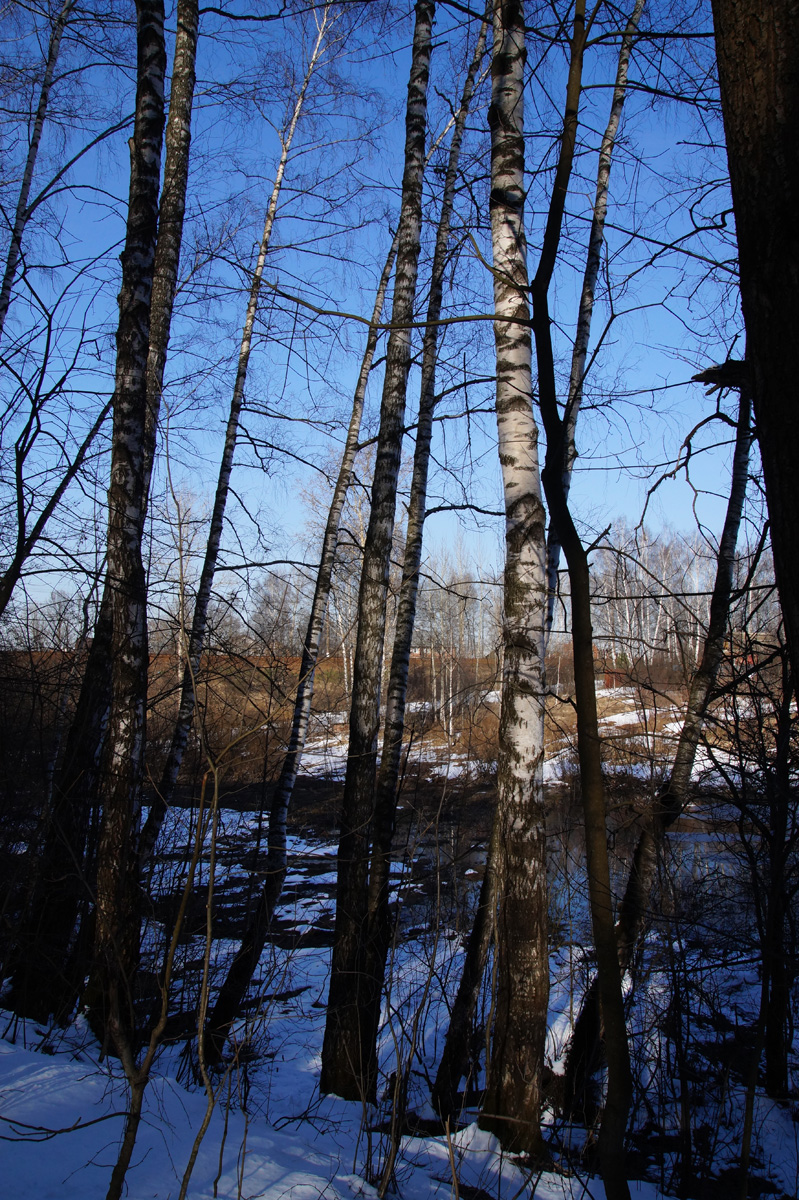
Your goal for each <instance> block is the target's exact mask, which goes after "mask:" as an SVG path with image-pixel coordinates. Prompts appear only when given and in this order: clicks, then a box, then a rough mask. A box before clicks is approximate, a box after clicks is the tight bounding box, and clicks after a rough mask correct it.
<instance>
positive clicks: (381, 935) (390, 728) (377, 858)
mask: <svg viewBox="0 0 799 1200" xmlns="http://www.w3.org/2000/svg"><path fill="white" fill-rule="evenodd" d="M487 30H488V22H487V20H484V21H483V23H482V25H481V27H480V32H479V34H478V38H477V44H476V47H475V50H474V55H473V57H472V60H471V63H470V66H469V70H468V72H467V75H466V80H465V82H464V86H463V93H462V96H461V101H460V105H459V107H458V111H457V116H456V119H455V127H454V129H453V133H452V140H451V142H450V149H449V156H448V161H447V170H446V175H445V179H444V192H443V196H442V200H441V212H440V214H439V220H438V227H437V230H436V242H435V249H434V251H433V266H432V277H431V283H430V296H429V300H428V305H427V325H426V326H425V331H424V337H423V342H422V372H421V384H420V402H419V416H418V420H417V424H416V447H415V451H414V459H413V475H412V478H411V490H410V498H409V502H408V519H407V525H406V529H405V554H404V557H403V564H402V581H401V584H400V595H399V603H398V608H397V619H396V628H395V633H394V643H393V649H392V655H391V666H390V671H389V677H388V687H387V689H386V705H385V717H384V729H383V744H382V752H381V757H380V768H379V771H378V773H377V782H376V785H375V799H374V816H373V818H372V825H373V829H372V848H371V862H370V869H369V884H368V917H367V926H368V928H367V933H366V948H365V952H364V975H365V977H366V989H367V990H366V997H365V1003H364V1004H363V1007H362V1011H361V1022H362V1026H363V1028H364V1040H366V1039H368V1045H369V1046H370V1047H374V1048H373V1049H372V1062H371V1065H370V1067H369V1076H370V1077H373V1076H374V1074H375V1073H376V1070H377V1033H378V1027H379V1024H380V1008H381V1000H382V995H383V980H384V976H385V969H386V959H387V956H388V951H389V946H390V943H391V918H390V914H389V895H388V884H389V875H390V870H391V843H392V839H393V835H394V824H395V817H396V806H397V785H398V780H399V773H400V761H401V755H402V739H403V734H404V730H405V700H406V695H407V690H408V673H409V669H410V654H411V645H412V642H413V631H414V625H415V620H416V601H417V595H418V590H419V573H420V570H421V564H422V541H423V533H424V520H425V511H426V506H427V477H428V469H429V464H430V449H431V445H432V437H433V416H434V413H435V405H436V402H435V382H436V366H437V358H438V346H439V339H440V332H441V326H440V318H441V305H442V299H443V293H444V271H445V267H446V264H447V257H448V256H447V249H448V242H449V236H450V224H451V220H452V209H453V204H454V199H455V187H456V183H457V180H458V164H459V160H460V151H461V146H462V143H463V134H464V129H465V126H466V118H467V116H468V113H469V107H470V105H471V101H472V96H473V93H474V88H475V82H476V79H477V74H478V71H479V69H480V64H481V63H482V60H483V57H484V55H485V43H486V34H487ZM450 712H451V706H450Z"/></svg>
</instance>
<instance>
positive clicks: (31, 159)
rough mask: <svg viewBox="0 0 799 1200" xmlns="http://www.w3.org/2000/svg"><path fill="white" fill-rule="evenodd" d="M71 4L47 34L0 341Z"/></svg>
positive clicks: (0, 307)
mask: <svg viewBox="0 0 799 1200" xmlns="http://www.w3.org/2000/svg"><path fill="white" fill-rule="evenodd" d="M74 5H75V0H63V4H62V5H61V10H60V12H59V14H58V16H57V17H56V19H55V23H54V24H53V28H52V30H51V32H50V44H49V46H48V48H47V64H46V66H45V70H44V78H43V80H42V86H41V90H40V91H39V103H38V106H37V108H36V116H35V118H34V122H33V129H32V130H31V140H30V143H29V145H28V155H27V158H26V160H25V170H24V171H23V173H22V183H21V185H20V189H19V196H18V198H17V207H16V211H15V213H14V225H13V227H12V229H11V244H10V246H9V247H8V254H7V256H6V266H5V271H4V272H3V282H2V284H0V337H2V336H3V329H4V327H5V323H6V316H7V314H8V309H9V305H10V304H11V289H12V287H13V286H14V277H15V275H16V273H17V266H18V264H19V259H20V254H21V253H22V235H23V233H24V232H25V226H26V225H27V223H28V218H29V217H30V211H29V209H28V200H29V199H30V192H31V185H32V183H33V172H34V170H35V169H36V159H37V157H38V154H39V143H40V142H41V140H42V130H43V129H44V122H45V119H46V117H47V106H48V104H49V102H50V89H51V88H52V86H53V76H54V74H55V68H56V63H57V62H58V52H59V50H60V49H61V38H62V37H63V35H64V30H65V28H66V26H67V22H68V21H69V18H70V16H71V14H72V9H73V8H74Z"/></svg>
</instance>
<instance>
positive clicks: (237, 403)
mask: <svg viewBox="0 0 799 1200" xmlns="http://www.w3.org/2000/svg"><path fill="white" fill-rule="evenodd" d="M329 23H330V6H329V5H328V6H327V7H326V8H325V10H324V16H323V18H322V20H321V21H320V23H319V28H318V32H317V37H316V42H315V44H314V48H313V50H312V52H311V56H310V59H309V61H308V67H307V69H306V72H305V78H304V79H303V82H302V87H301V88H300V91H299V94H298V96H297V99H296V101H295V104H294V109H293V112H292V115H291V120H290V121H289V124H288V127H287V129H286V131H285V133H284V134H283V136H282V137H281V143H282V145H281V153H280V161H279V163H278V168H277V173H276V175H275V182H274V184H273V186H272V194H271V196H270V198H269V204H268V206H267V211H266V219H265V222H264V230H263V234H262V236H261V243H260V246H259V249H258V259H257V261H256V265H255V270H254V272H253V277H252V283H251V284H250V296H249V301H248V304H247V313H246V316H245V319H244V328H243V330H242V335H241V345H240V347H239V358H238V366H237V370H236V380H235V383H234V385H233V396H232V398H231V401H230V412H229V415H228V422H227V429H226V431H225V445H224V449H223V451H222V461H221V463H220V466H219V478H218V480H217V485H216V493H215V495H214V506H213V510H212V512H211V523H210V528H209V532H208V542H207V544H206V548H205V559H204V561H203V567H202V571H201V573H200V582H199V585H198V587H197V597H196V600H195V602H194V616H193V619H192V626H191V633H190V635H189V645H188V650H187V652H186V668H185V670H184V672H183V685H182V688H181V695H180V708H179V710H178V717H177V721H176V722H175V728H174V730H173V732H172V741H171V744H170V747H169V754H168V755H167V760H166V763H165V765H164V769H163V772H162V774H161V781H160V784H159V787H158V791H157V793H156V795H155V797H154V798H153V803H152V805H151V807H150V811H149V813H148V814H147V820H146V821H145V824H144V828H143V829H142V833H141V838H140V839H139V860H140V867H143V866H144V865H145V864H146V863H147V861H148V860H149V858H150V856H151V854H152V852H153V848H154V846H155V843H156V841H157V838H158V834H159V833H160V831H161V826H162V825H163V823H164V818H165V816H166V813H167V810H168V808H169V805H170V803H171V801H172V797H173V795H174V792H175V786H176V784H177V778H178V772H179V771H180V764H181V763H182V761H183V754H184V751H185V749H186V743H187V742H188V738H189V731H190V729H191V722H192V719H193V717H194V709H195V705H196V703H197V695H196V688H195V684H196V679H197V675H198V672H199V669H200V658H201V655H202V650H203V645H204V643H205V634H206V629H207V626H208V609H209V606H210V603H211V593H212V589H213V585H214V576H215V574H216V564H217V560H218V558H219V547H220V545H221V542H222V531H223V529H224V524H225V509H226V507H227V498H228V493H229V491H230V477H231V474H232V472H233V457H234V454H235V451H236V442H237V440H238V429H239V418H240V416H241V409H242V405H243V403H244V388H245V384H246V382H247V368H248V366H249V362H250V352H251V349H252V335H253V329H254V327H255V317H256V314H257V311H258V299H259V296H260V292H261V280H262V277H263V273H264V265H265V263H266V255H267V251H268V249H269V242H270V239H271V236H272V229H273V228H274V223H275V215H276V213H277V204H278V198H279V196H280V190H281V187H282V185H283V176H284V174H285V170H286V163H287V162H288V157H289V151H290V150H291V143H292V140H293V138H294V133H295V131H296V128H297V122H298V121H299V119H300V113H301V112H302V106H303V103H304V100H305V95H306V93H307V90H308V86H309V84H310V82H311V79H312V78H313V75H314V73H315V71H316V69H317V67H318V66H319V62H320V59H321V56H322V54H323V52H324V45H325V41H326V37H327V33H328V30H329ZM153 435H154V430H153Z"/></svg>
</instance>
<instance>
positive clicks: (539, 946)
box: [480, 0, 549, 1154]
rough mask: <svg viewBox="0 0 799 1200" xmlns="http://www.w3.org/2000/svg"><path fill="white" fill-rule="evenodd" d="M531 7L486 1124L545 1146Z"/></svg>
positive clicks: (502, 119)
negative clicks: (530, 259) (530, 232)
mask: <svg viewBox="0 0 799 1200" xmlns="http://www.w3.org/2000/svg"><path fill="white" fill-rule="evenodd" d="M525 61H526V47H525V36H524V6H523V4H522V3H520V2H519V0H496V2H495V4H494V46H493V54H492V62H491V106H490V108H489V113H488V123H489V128H490V131H491V195H490V213H491V243H492V249H493V260H494V272H493V276H494V311H495V314H496V315H495V321H494V340H495V343H496V356H497V384H496V408H497V434H498V443H499V460H500V464H501V467H502V483H503V491H504V498H505V576H504V611H503V628H502V638H503V650H504V654H503V676H502V707H501V714H500V725H499V752H498V772H497V791H498V795H497V809H496V814H495V830H494V834H493V837H494V841H495V846H496V863H495V868H494V872H493V883H494V895H493V905H492V912H491V918H492V920H491V923H492V924H493V925H494V930H495V954H496V966H495V971H496V995H495V998H494V1008H493V1014H492V1017H493V1020H492V1028H491V1054H490V1059H489V1062H488V1064H487V1086H486V1092H485V1098H484V1102H483V1108H482V1111H481V1113H480V1125H481V1127H482V1128H484V1129H488V1130H490V1131H491V1132H493V1133H495V1134H496V1135H497V1136H498V1137H499V1139H500V1141H501V1142H502V1144H503V1146H504V1147H505V1149H507V1150H511V1151H517V1152H518V1151H526V1152H528V1153H532V1154H535V1153H538V1152H540V1150H541V1148H542V1139H541V1127H540V1108H541V1072H542V1068H543V1061H544V1040H545V1036H546V1019H547V1003H548V998H549V959H548V952H547V883H546V832H545V812H544V797H543V778H542V776H543V770H542V768H543V760H544V709H545V692H544V618H545V609H546V564H545V517H544V506H543V504H542V501H541V480H540V474H539V463H538V428H537V425H536V421H535V417H534V415H533V397H532V361H531V359H532V347H531V341H530V314H529V307H528V303H527V293H528V275H527V240H526V236H525V229H524V201H525V179H524V67H525Z"/></svg>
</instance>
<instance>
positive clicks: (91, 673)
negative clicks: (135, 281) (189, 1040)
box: [0, 0, 199, 1020]
mask: <svg viewBox="0 0 799 1200" xmlns="http://www.w3.org/2000/svg"><path fill="white" fill-rule="evenodd" d="M177 21H178V27H177V36H176V40H175V57H174V62H173V66H172V87H171V91H170V100H169V118H168V120H167V125H166V132H165V137H164V145H165V163H164V180H163V185H162V188H161V200H160V205H159V216H158V240H157V244H156V250H155V260H154V267H153V285H152V298H151V306H150V336H149V341H148V350H147V372H146V388H147V415H146V424H145V442H144V456H145V463H144V471H145V478H144V483H143V492H144V503H145V505H146V501H147V495H148V492H149V481H150V474H151V471H152V460H153V453H154V443H155V428H156V424H157V420H158V410H159V407H160V401H161V391H162V387H163V377H164V367H165V363H166V354H167V347H168V344H169V331H170V326H171V319H172V308H173V303H174V297H175V291H176V288H177V279H178V268H179V263H180V249H181V242H182V236H183V218H184V214H185V207H186V188H187V184H188V173H189V150H190V143H191V110H192V104H193V98H194V84H195V61H196V51H197V37H198V26H199V11H198V0H180V2H179V4H178V12H177ZM112 404H113V398H112V401H111V402H109V405H108V409H107V410H104V412H106V411H108V410H110V408H111V405H112ZM87 447H88V443H87ZM78 465H79V464H78ZM59 498H60V497H59ZM45 512H47V510H45ZM42 515H43V516H44V514H42ZM40 523H41V518H40V522H37V526H36V527H35V529H34V531H32V534H31V538H32V537H33V534H34V533H36V531H37V530H38V529H39V525H40ZM37 536H38V534H37ZM0 594H2V593H1V592H0ZM110 609H111V593H110V589H109V587H108V586H107V585H106V586H104V589H103V599H102V602H101V606H100V612H99V614H98V619H97V624H96V628H95V631H94V638H93V640H92V645H91V648H90V651H89V656H88V660H87V665H86V671H85V674H84V679H83V683H82V686H81V690H80V695H79V699H78V706H77V710H76V713H75V717H74V719H73V722H72V727H71V729H70V733H69V738H68V742H67V747H66V752H65V756H64V761H63V764H62V766H61V769H60V771H59V776H58V782H57V787H56V788H55V789H54V806H53V813H52V815H51V818H50V822H49V827H48V831H47V834H46V838H45V846H44V852H43V856H42V863H41V865H40V867H39V871H38V874H39V880H38V881H37V884H36V887H35V889H34V895H33V901H32V908H31V912H30V915H29V917H28V919H26V921H25V924H24V930H23V941H24V942H25V943H26V944H27V945H28V947H29V949H28V952H27V953H26V954H25V957H24V960H23V961H22V962H21V964H20V970H19V972H18V975H17V980H16V982H15V995H16V994H18V996H19V1005H20V1008H19V1011H21V1012H30V1013H31V1014H32V1015H38V1019H40V1020H44V1019H45V1018H46V1016H47V1015H48V1014H49V1013H50V1012H54V1013H55V1014H56V1016H58V1017H62V1016H64V1015H66V1013H67V1012H68V1011H69V1010H70V1009H71V1008H72V1006H73V1004H74V1001H75V998H76V995H77V990H78V988H79V986H80V983H81V981H82V979H83V976H84V974H85V968H86V965H87V964H86V960H85V954H86V951H87V950H88V939H84V943H85V944H84V949H83V951H82V952H81V951H78V952H77V953H76V954H71V953H70V951H71V947H72V937H73V930H74V928H75V925H76V923H77V921H78V919H79V914H80V910H81V908H83V909H84V917H85V915H86V911H87V901H88V898H89V896H90V895H91V893H92V891H93V888H92V886H91V882H90V880H89V879H88V878H87V864H86V863H85V854H84V850H85V837H86V832H85V831H86V827H87V826H88V824H89V819H88V814H89V810H90V807H91V804H92V803H93V801H94V799H95V781H96V774H97V769H98V767H99V762H100V755H101V750H102V745H103V739H104V736H105V729H106V725H107V719H108V706H109V691H110V685H111V611H110ZM23 948H24V947H23ZM75 949H76V950H77V947H76V948H75ZM71 959H74V962H73V961H71ZM68 962H69V963H70V969H69V970H67V969H66V964H67V963H68ZM54 979H55V980H57V982H56V983H55V984H54Z"/></svg>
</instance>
